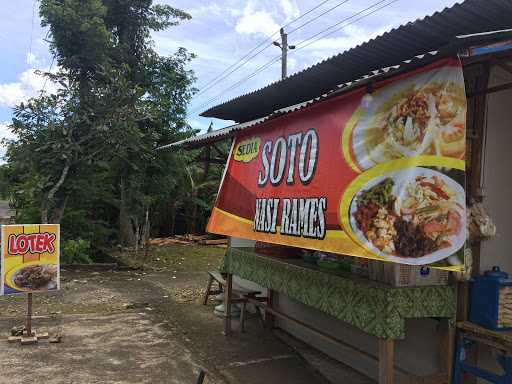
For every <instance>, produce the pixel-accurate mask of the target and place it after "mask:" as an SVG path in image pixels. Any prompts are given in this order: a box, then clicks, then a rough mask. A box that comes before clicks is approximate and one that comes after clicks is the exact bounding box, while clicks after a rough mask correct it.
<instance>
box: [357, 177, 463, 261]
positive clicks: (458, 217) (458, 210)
mask: <svg viewBox="0 0 512 384" xmlns="http://www.w3.org/2000/svg"><path fill="white" fill-rule="evenodd" d="M464 207H465V194H464V189H463V188H462V186H461V185H460V184H459V183H457V182H456V181H455V180H453V179H451V178H450V177H448V176H447V175H445V174H443V173H441V172H439V171H436V170H433V169H429V168H421V167H417V168H412V169H405V170H400V171H395V172H390V173H387V174H385V175H383V176H380V177H378V178H376V179H373V180H371V181H370V182H368V183H367V184H366V185H365V186H363V188H362V189H361V190H360V191H359V192H358V193H357V194H356V195H355V197H354V198H353V200H352V202H351V205H350V210H349V215H350V226H351V227H352V228H351V229H352V231H353V232H354V234H355V236H356V237H357V238H358V240H359V241H360V242H361V243H362V244H364V246H365V247H366V248H368V249H369V250H370V251H372V252H374V253H376V254H378V255H379V256H382V257H384V258H385V259H387V260H390V261H395V262H399V263H403V264H412V265H424V264H431V263H434V262H437V261H440V260H443V259H445V258H447V257H449V256H451V255H453V254H455V253H456V252H457V251H458V250H459V249H460V248H461V247H462V246H463V245H464V242H465V239H466V229H465V228H466V225H465V209H464Z"/></svg>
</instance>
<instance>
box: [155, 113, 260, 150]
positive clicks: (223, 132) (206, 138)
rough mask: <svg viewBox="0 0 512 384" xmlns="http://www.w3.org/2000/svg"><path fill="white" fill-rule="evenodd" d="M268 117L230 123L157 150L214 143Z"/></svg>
mask: <svg viewBox="0 0 512 384" xmlns="http://www.w3.org/2000/svg"><path fill="white" fill-rule="evenodd" d="M268 118H269V117H268V116H267V117H263V118H260V119H255V120H251V121H247V122H245V123H240V124H234V125H230V126H229V127H225V128H221V129H217V130H215V131H211V132H208V133H204V134H202V135H197V136H194V137H190V138H188V139H184V140H180V141H176V142H175V143H171V144H167V145H163V146H161V147H159V148H157V150H160V149H165V148H171V147H178V146H183V147H186V148H196V147H200V146H203V145H205V144H207V143H213V142H216V141H219V140H222V139H225V138H227V137H231V136H233V135H234V134H235V132H237V131H241V130H242V129H246V128H249V127H252V126H253V125H256V124H259V123H261V122H263V121H265V120H267V119H268Z"/></svg>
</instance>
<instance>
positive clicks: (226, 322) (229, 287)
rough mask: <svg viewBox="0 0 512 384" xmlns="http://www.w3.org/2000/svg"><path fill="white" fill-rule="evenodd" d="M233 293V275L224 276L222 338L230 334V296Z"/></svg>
mask: <svg viewBox="0 0 512 384" xmlns="http://www.w3.org/2000/svg"><path fill="white" fill-rule="evenodd" d="M232 291H233V274H231V273H228V274H227V275H226V286H225V287H224V316H225V317H224V332H223V333H224V336H228V335H229V334H230V333H231V296H232Z"/></svg>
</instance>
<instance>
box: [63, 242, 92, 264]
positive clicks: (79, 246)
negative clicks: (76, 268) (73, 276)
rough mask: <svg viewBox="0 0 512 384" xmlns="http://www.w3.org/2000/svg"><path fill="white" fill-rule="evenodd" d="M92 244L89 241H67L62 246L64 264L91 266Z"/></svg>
mask: <svg viewBox="0 0 512 384" xmlns="http://www.w3.org/2000/svg"><path fill="white" fill-rule="evenodd" d="M90 255H91V243H90V242H89V241H87V240H83V239H77V240H65V241H63V242H62V244H61V258H60V260H61V263H62V264H90V263H92V262H93V260H92V258H91V256H90Z"/></svg>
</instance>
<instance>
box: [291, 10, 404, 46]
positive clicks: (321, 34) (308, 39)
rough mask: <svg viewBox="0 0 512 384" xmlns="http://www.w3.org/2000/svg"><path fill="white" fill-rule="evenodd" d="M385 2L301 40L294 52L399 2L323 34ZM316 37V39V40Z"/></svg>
mask: <svg viewBox="0 0 512 384" xmlns="http://www.w3.org/2000/svg"><path fill="white" fill-rule="evenodd" d="M386 1H388V0H380V1H377V2H375V3H373V4H372V5H370V6H369V7H367V8H365V9H363V10H361V11H359V12H356V13H354V14H353V15H352V16H349V17H346V18H345V19H343V20H341V21H339V22H337V23H336V24H333V25H331V26H330V27H327V28H325V29H324V30H322V31H320V32H318V33H315V34H314V35H313V36H310V37H308V38H307V39H304V40H302V41H301V42H299V43H297V44H296V49H295V51H297V50H300V49H303V48H306V47H308V46H310V45H311V44H313V43H316V42H317V41H318V40H321V39H323V38H325V37H326V36H329V35H332V34H333V33H335V32H338V31H340V30H342V29H344V28H346V27H347V26H349V25H351V24H354V23H355V22H357V21H359V20H361V19H364V18H365V17H368V16H370V15H372V14H374V13H376V12H378V11H380V10H381V9H383V8H386V7H388V6H390V5H391V4H393V3H396V2H397V1H399V0H391V1H390V2H388V3H386V4H384V5H382V6H381V7H379V8H376V9H374V10H372V11H371V12H368V13H366V14H364V15H362V16H360V17H358V18H356V19H355V20H352V21H351V22H350V23H346V24H344V25H342V26H341V27H340V28H336V29H334V30H333V31H331V32H329V33H325V32H327V31H329V30H330V29H333V28H334V27H337V26H338V25H340V24H343V23H345V22H346V21H349V20H351V19H353V18H354V17H357V16H359V15H361V14H362V13H364V12H366V11H368V10H370V9H372V8H374V7H375V6H377V5H379V4H382V3H385V2H386ZM318 36H320V37H318ZM316 37H318V38H316ZM315 38H316V39H315ZM308 41H309V42H308ZM304 43H307V44H304Z"/></svg>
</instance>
